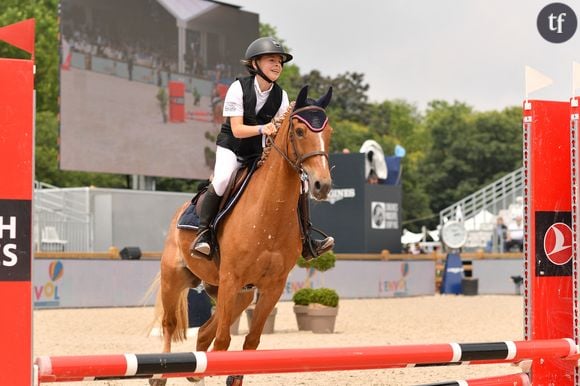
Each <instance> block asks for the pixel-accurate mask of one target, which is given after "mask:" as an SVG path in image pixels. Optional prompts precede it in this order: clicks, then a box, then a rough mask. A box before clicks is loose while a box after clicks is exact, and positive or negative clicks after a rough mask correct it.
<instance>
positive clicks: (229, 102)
mask: <svg viewBox="0 0 580 386" xmlns="http://www.w3.org/2000/svg"><path fill="white" fill-rule="evenodd" d="M273 87H274V84H271V85H270V88H269V89H268V90H266V91H260V86H259V84H258V80H257V79H256V78H254V91H255V92H256V111H255V113H256V114H258V112H259V111H260V109H261V108H262V107H264V104H265V103H266V100H267V99H268V96H270V91H272V88H273ZM289 105H290V102H289V101H288V94H287V93H286V91H285V90H282V103H281V104H280V108H279V109H278V112H277V113H276V116H281V115H282V114H284V112H286V110H287V109H288V106H289ZM223 116H224V117H243V116H244V93H243V91H242V84H241V83H240V81H239V80H236V81H235V82H234V83H232V84H231V86H230V88H229V89H228V92H227V93H226V99H225V100H224V111H223Z"/></svg>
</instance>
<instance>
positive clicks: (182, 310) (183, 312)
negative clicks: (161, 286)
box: [171, 288, 189, 342]
mask: <svg viewBox="0 0 580 386" xmlns="http://www.w3.org/2000/svg"><path fill="white" fill-rule="evenodd" d="M188 293H189V288H186V289H184V290H183V291H181V293H180V294H179V300H178V301H177V308H176V310H175V317H176V320H177V325H176V326H175V331H174V332H173V336H172V337H171V340H172V341H174V342H181V341H184V340H186V339H187V330H188V328H189V318H188V315H187V294H188Z"/></svg>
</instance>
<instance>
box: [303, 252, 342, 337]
mask: <svg viewBox="0 0 580 386" xmlns="http://www.w3.org/2000/svg"><path fill="white" fill-rule="evenodd" d="M335 263H336V255H335V254H334V253H333V252H332V251H329V252H326V253H325V254H323V255H320V256H319V257H318V258H316V259H312V260H305V259H304V258H303V257H300V259H298V262H297V265H298V266H299V267H300V268H305V269H308V270H314V271H319V272H325V271H328V270H329V269H332V268H334V265H335ZM311 286H312V284H311V283H310V275H308V277H307V279H306V281H305V283H304V288H302V289H300V290H298V291H296V293H295V294H294V296H293V297H292V300H293V301H294V314H295V315H296V322H297V323H298V330H313V327H312V325H313V318H314V317H315V316H316V317H317V318H318V316H319V315H321V317H322V318H323V319H324V318H326V319H329V320H330V321H331V326H330V325H329V326H325V327H320V326H318V323H316V324H317V326H316V327H315V329H316V331H314V330H313V332H334V322H335V320H336V314H337V312H338V307H337V306H338V294H337V293H336V291H334V290H332V289H329V288H319V289H313V288H311ZM326 308H330V309H329V310H326ZM318 309H320V311H313V310H318Z"/></svg>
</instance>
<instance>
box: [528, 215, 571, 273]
mask: <svg viewBox="0 0 580 386" xmlns="http://www.w3.org/2000/svg"><path fill="white" fill-rule="evenodd" d="M534 218H535V223H536V226H535V228H536V230H535V232H534V242H533V244H532V246H531V249H532V251H531V252H532V253H533V254H534V258H535V260H536V264H535V265H536V270H535V274H536V276H544V277H546V276H572V228H571V224H572V213H571V212H568V211H566V212H564V211H537V212H535V214H534Z"/></svg>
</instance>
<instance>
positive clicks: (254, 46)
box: [244, 37, 292, 83]
mask: <svg viewBox="0 0 580 386" xmlns="http://www.w3.org/2000/svg"><path fill="white" fill-rule="evenodd" d="M268 54H273V55H280V56H282V64H284V63H287V62H289V61H291V60H292V55H290V54H288V53H286V52H285V51H284V47H282V45H281V44H280V43H278V42H277V41H276V40H275V39H274V38H272V37H263V38H258V39H256V40H254V41H253V42H252V43H250V45H249V46H248V48H247V49H246V55H245V57H244V59H245V60H244V62H245V65H246V67H247V68H248V71H249V72H250V74H252V75H255V74H258V75H260V76H261V77H262V78H264V79H265V80H267V81H268V82H270V83H272V81H271V80H270V79H268V77H267V76H266V75H265V74H264V73H263V72H262V70H261V69H260V67H259V66H257V65H256V67H258V70H255V69H254V68H253V67H252V60H254V59H258V58H259V57H260V56H262V55H268Z"/></svg>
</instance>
